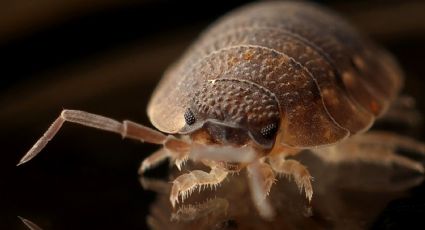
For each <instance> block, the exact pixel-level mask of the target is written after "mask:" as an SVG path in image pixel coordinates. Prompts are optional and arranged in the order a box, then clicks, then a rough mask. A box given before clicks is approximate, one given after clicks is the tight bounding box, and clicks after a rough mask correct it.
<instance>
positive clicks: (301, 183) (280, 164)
mask: <svg viewBox="0 0 425 230" xmlns="http://www.w3.org/2000/svg"><path fill="white" fill-rule="evenodd" d="M269 163H270V165H271V167H272V168H273V170H274V171H275V172H277V173H279V174H283V175H285V176H288V177H289V176H292V177H293V178H294V181H295V183H296V184H297V186H298V188H299V190H300V192H302V191H303V190H304V192H305V195H306V197H307V199H308V200H309V201H310V202H311V198H312V197H313V186H312V185H311V180H312V177H311V175H310V172H309V171H308V170H307V168H306V167H305V166H304V165H302V164H301V163H300V162H298V161H296V160H292V159H289V160H287V159H285V155H284V154H279V155H273V156H270V157H269Z"/></svg>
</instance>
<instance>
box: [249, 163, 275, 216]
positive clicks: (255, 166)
mask: <svg viewBox="0 0 425 230" xmlns="http://www.w3.org/2000/svg"><path fill="white" fill-rule="evenodd" d="M247 172H248V182H249V187H250V190H251V197H252V200H253V201H254V204H255V206H256V207H257V210H258V212H259V214H260V216H262V217H263V218H265V219H272V218H273V217H274V216H275V212H274V210H273V208H272V206H271V204H270V202H269V201H268V200H267V195H268V194H269V192H270V188H271V186H272V184H273V183H274V182H275V175H274V173H273V170H272V169H271V168H270V165H268V164H266V163H264V162H261V161H259V160H257V161H255V162H253V163H251V164H249V165H248V166H247Z"/></svg>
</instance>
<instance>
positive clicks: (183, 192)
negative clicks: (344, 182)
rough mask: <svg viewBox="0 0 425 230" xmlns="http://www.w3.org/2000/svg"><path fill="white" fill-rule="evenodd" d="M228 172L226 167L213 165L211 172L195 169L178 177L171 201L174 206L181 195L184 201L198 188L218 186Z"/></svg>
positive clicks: (172, 190) (174, 183) (174, 184)
mask: <svg viewBox="0 0 425 230" xmlns="http://www.w3.org/2000/svg"><path fill="white" fill-rule="evenodd" d="M227 174H228V173H227V172H226V171H225V170H224V169H221V168H218V167H213V168H212V169H211V171H210V172H209V173H207V172H204V171H201V170H194V171H191V172H189V173H186V174H183V175H181V176H179V177H177V178H176V179H175V180H174V181H173V187H172V188H171V194H170V201H171V204H172V206H173V207H175V206H176V203H178V202H179V197H181V202H183V201H184V200H185V199H186V198H187V197H188V196H190V194H191V193H192V192H193V191H194V190H195V189H197V188H199V189H200V190H201V189H202V188H203V187H208V186H209V187H216V186H217V185H218V184H220V183H221V182H222V181H223V180H224V179H225V178H226V176H227Z"/></svg>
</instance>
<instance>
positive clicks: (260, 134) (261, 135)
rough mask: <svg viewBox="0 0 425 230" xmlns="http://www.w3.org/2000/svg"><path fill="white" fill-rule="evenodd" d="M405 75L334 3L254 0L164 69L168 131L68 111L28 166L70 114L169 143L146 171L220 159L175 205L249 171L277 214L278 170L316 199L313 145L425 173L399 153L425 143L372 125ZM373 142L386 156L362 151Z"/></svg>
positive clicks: (262, 199)
mask: <svg viewBox="0 0 425 230" xmlns="http://www.w3.org/2000/svg"><path fill="white" fill-rule="evenodd" d="M402 82H403V76H402V72H401V70H400V68H399V66H398V64H397V63H396V61H395V60H394V59H393V58H392V56H391V55H390V54H388V53H387V52H386V51H385V50H383V49H382V48H380V47H379V46H377V45H376V44H373V43H372V42H371V41H370V40H368V39H367V38H366V37H364V36H362V35H360V34H359V33H358V32H357V31H356V30H355V29H354V28H353V27H352V26H351V25H349V24H348V23H347V22H345V21H344V20H343V19H341V18H340V17H339V16H338V15H336V14H335V13H333V12H331V11H329V10H328V9H325V8H322V7H320V6H318V5H315V4H313V3H306V2H261V3H254V4H250V5H247V6H244V7H241V8H239V9H237V10H235V11H233V12H231V13H229V14H227V15H225V16H224V17H222V18H221V19H219V20H218V21H217V22H216V23H215V24H213V25H212V26H211V27H210V28H208V29H207V30H206V31H205V32H204V33H203V34H201V36H200V37H199V39H198V41H197V42H195V43H194V44H193V45H192V46H191V47H190V48H189V50H188V51H187V52H186V53H185V54H184V55H183V57H182V58H181V59H180V60H179V61H177V62H176V64H174V65H173V66H171V67H170V68H169V69H168V71H166V73H165V74H164V77H163V78H162V80H161V81H160V83H159V85H158V87H157V89H156V90H155V91H154V93H153V96H152V98H151V100H150V102H149V105H148V109H147V110H148V115H149V118H150V120H151V122H152V124H153V126H155V127H156V128H157V129H158V130H159V131H157V130H154V129H151V128H148V127H146V126H143V125H140V124H137V123H135V122H132V121H123V122H118V121H116V120H113V119H110V118H107V117H103V116H99V115H95V114H91V113H88V112H84V111H77V110H63V111H62V113H61V114H60V116H59V117H58V118H57V119H56V120H55V121H54V122H53V124H52V125H51V127H50V128H49V129H48V130H47V131H46V133H45V134H44V135H43V136H42V137H41V138H40V139H39V140H38V142H36V144H35V145H34V146H33V147H32V148H31V149H30V150H29V152H28V153H27V154H26V155H25V156H24V157H23V158H22V159H21V161H20V162H19V164H23V163H25V162H27V161H28V160H30V159H32V158H33V157H34V156H35V155H37V154H38V153H39V152H40V151H41V149H43V148H44V147H45V145H46V144H47V143H48V141H49V140H51V139H52V138H53V136H54V135H55V134H56V133H57V132H58V130H59V129H60V127H61V126H62V124H63V123H64V122H65V121H70V122H74V123H79V124H82V125H85V126H90V127H94V128H98V129H103V130H106V131H111V132H115V133H118V134H121V135H122V136H123V137H126V138H133V139H136V140H141V141H144V142H148V143H153V144H158V145H162V148H160V149H159V150H158V151H156V152H155V153H153V154H152V155H150V156H149V157H147V158H146V159H145V160H144V161H143V162H142V164H141V167H140V170H139V171H140V173H143V172H144V171H145V170H147V169H148V168H150V167H153V166H154V165H156V164H158V163H159V162H161V161H163V160H165V159H170V160H171V161H172V162H174V163H175V165H176V166H177V167H178V168H179V169H180V168H181V166H182V164H183V162H185V161H186V160H193V161H197V162H201V163H203V164H204V165H206V166H208V167H209V168H211V170H210V171H209V172H205V171H201V170H193V171H190V172H188V173H185V174H182V175H180V176H179V177H177V178H176V179H175V180H174V181H173V186H172V189H171V192H170V193H171V194H170V201H171V204H172V206H173V207H174V206H175V205H176V204H177V203H179V202H183V201H184V199H185V198H187V197H188V196H189V195H190V193H191V192H192V191H193V190H195V189H198V188H202V187H205V186H217V185H219V184H220V183H221V182H222V181H223V180H224V179H225V178H226V177H227V176H228V175H229V173H232V172H235V171H240V170H243V169H246V171H247V175H248V183H249V185H250V188H251V195H252V199H253V201H254V203H255V205H256V207H257V208H258V210H259V213H260V215H261V216H263V217H266V218H270V217H273V215H274V213H273V209H272V207H271V205H270V204H269V203H268V202H267V199H266V196H267V194H268V192H269V191H270V188H271V187H272V184H273V183H274V181H275V177H276V174H284V175H288V176H292V177H293V178H294V181H295V182H296V184H297V185H298V187H299V188H300V190H301V192H302V191H304V192H305V195H306V197H307V199H308V200H311V199H312V196H313V188H312V184H311V180H312V177H311V175H310V173H309V171H308V170H307V168H306V167H305V166H303V165H302V164H301V163H300V162H298V161H296V160H294V159H291V158H290V157H291V156H293V155H296V154H297V153H299V152H300V151H302V150H304V149H310V150H312V151H314V152H317V153H318V154H319V155H323V156H328V157H329V156H331V158H332V157H334V156H336V157H334V158H332V159H337V158H338V159H340V158H343V156H344V151H347V152H354V153H355V154H354V155H350V157H351V158H356V159H362V160H368V161H372V162H376V163H386V164H388V163H399V164H402V165H404V166H406V167H408V168H411V169H414V170H417V171H419V172H423V171H424V169H423V166H422V165H421V164H419V163H418V162H415V161H413V160H410V159H408V158H406V157H403V156H398V155H396V154H394V149H395V148H396V147H397V146H398V145H400V146H404V147H406V148H410V149H414V150H417V151H420V152H425V150H424V146H423V145H422V144H420V143H418V142H415V141H413V140H410V139H408V138H402V137H400V136H397V135H393V134H388V133H368V134H363V133H364V132H366V131H367V130H368V129H369V128H370V126H371V125H372V124H373V122H374V120H375V119H376V118H378V117H380V116H382V115H383V114H384V113H385V111H386V110H387V109H388V107H389V105H390V103H391V102H392V101H394V100H395V98H396V97H397V95H398V92H399V91H400V88H401V86H402ZM164 133H165V134H164ZM388 140H391V142H389V141H388ZM365 143H366V144H365ZM370 146H374V147H373V149H374V150H376V151H375V152H376V153H377V154H378V155H374V154H366V153H364V152H365V151H364V150H366V149H368V148H370Z"/></svg>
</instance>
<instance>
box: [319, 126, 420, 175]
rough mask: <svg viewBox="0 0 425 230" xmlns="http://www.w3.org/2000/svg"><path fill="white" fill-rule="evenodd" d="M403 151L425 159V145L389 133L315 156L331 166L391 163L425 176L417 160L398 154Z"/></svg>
mask: <svg viewBox="0 0 425 230" xmlns="http://www.w3.org/2000/svg"><path fill="white" fill-rule="evenodd" d="M400 149H403V150H407V151H409V152H412V153H416V154H418V157H419V158H421V159H420V160H423V159H424V158H425V144H423V143H420V142H418V141H415V140H413V139H411V138H408V137H405V136H400V135H397V134H393V133H389V132H379V131H372V132H368V133H365V134H361V135H356V136H353V137H352V138H350V139H348V140H346V141H344V142H342V143H340V144H338V145H336V146H332V147H329V148H323V149H316V150H314V151H313V152H314V153H316V154H317V155H318V156H319V157H321V158H322V159H323V160H325V161H328V162H343V161H347V162H349V161H364V162H372V163H376V164H381V165H391V164H392V163H395V164H398V165H401V166H404V167H406V168H409V169H412V170H415V171H418V172H420V173H424V172H425V170H424V166H423V165H422V164H421V163H420V162H419V161H416V160H413V159H410V158H408V157H406V156H403V155H400V154H397V151H398V150H400Z"/></svg>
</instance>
